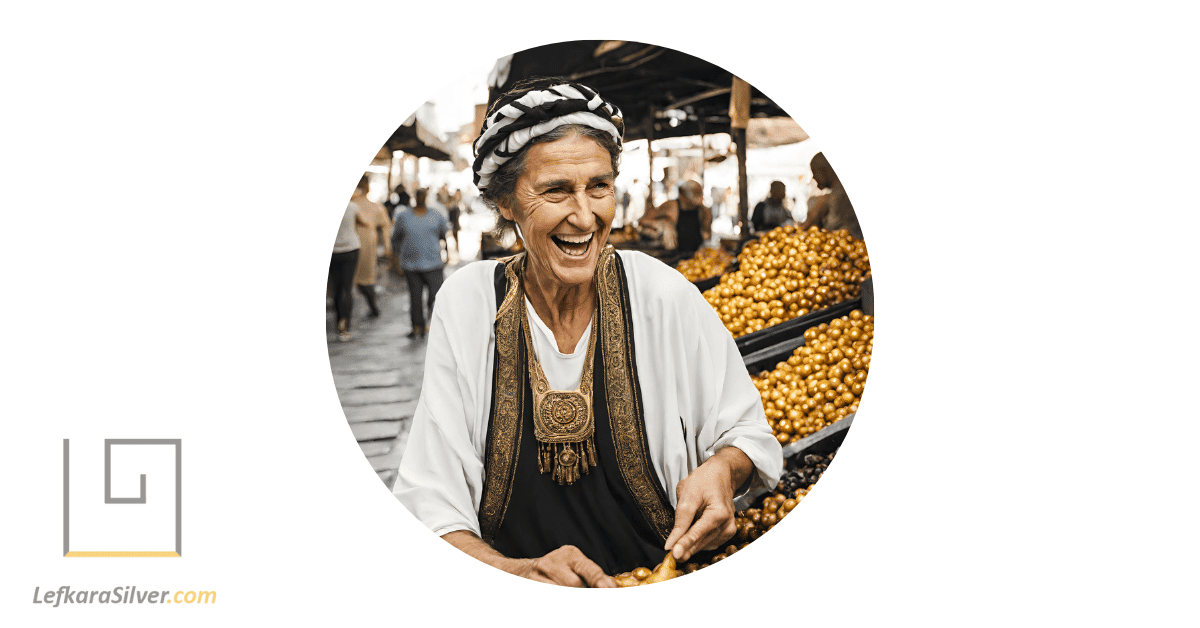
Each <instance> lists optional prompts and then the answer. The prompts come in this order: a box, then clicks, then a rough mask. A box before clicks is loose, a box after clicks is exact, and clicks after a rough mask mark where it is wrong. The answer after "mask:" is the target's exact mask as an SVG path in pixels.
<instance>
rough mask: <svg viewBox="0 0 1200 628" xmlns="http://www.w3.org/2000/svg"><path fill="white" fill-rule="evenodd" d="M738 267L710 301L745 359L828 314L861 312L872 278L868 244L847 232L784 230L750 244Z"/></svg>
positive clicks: (710, 292)
mask: <svg viewBox="0 0 1200 628" xmlns="http://www.w3.org/2000/svg"><path fill="white" fill-rule="evenodd" d="M737 264H738V265H737V270H733V271H730V272H727V273H725V274H724V275H722V276H721V278H720V280H719V281H718V283H717V285H715V286H713V287H711V288H709V289H708V290H706V291H704V298H705V300H706V301H708V303H709V304H710V305H712V307H713V309H715V310H716V311H717V314H718V316H720V317H721V322H722V323H724V325H725V327H726V329H728V330H729V333H731V334H733V337H734V338H735V339H737V342H738V348H739V350H740V351H741V352H742V354H743V355H745V354H747V353H751V352H754V351H757V350H761V349H763V348H765V347H768V346H772V345H775V344H778V343H779V342H780V341H781V340H785V339H789V338H795V337H796V336H798V335H799V334H800V332H802V331H803V329H805V328H807V327H808V326H810V325H811V324H812V323H811V321H812V319H813V318H814V317H820V316H823V314H819V312H821V311H822V310H827V309H829V308H839V306H840V309H838V310H837V311H838V312H840V311H841V309H845V311H846V312H848V311H850V310H852V309H855V308H858V307H860V303H859V302H856V300H857V299H859V293H860V288H861V286H862V284H863V282H864V281H866V280H868V279H869V278H870V276H871V262H870V258H869V257H868V256H867V249H866V245H864V244H863V242H862V241H861V240H857V239H855V238H853V237H851V236H850V234H849V233H847V232H846V231H845V230H844V229H843V230H838V231H825V230H822V229H819V228H817V227H811V228H809V229H808V230H806V231H802V230H800V229H799V228H798V227H795V226H790V225H789V226H786V227H778V228H776V229H772V230H771V231H769V232H767V233H765V234H763V235H762V236H761V237H760V238H759V239H757V240H753V241H750V242H747V243H746V245H745V247H744V248H743V249H742V250H741V252H740V253H739V254H738V257H737ZM838 315H840V313H839V314H838ZM793 321H798V322H793Z"/></svg>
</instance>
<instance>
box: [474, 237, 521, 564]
mask: <svg viewBox="0 0 1200 628" xmlns="http://www.w3.org/2000/svg"><path fill="white" fill-rule="evenodd" d="M523 260H524V253H522V254H520V255H517V256H515V257H513V258H510V259H509V260H508V261H507V263H506V264H505V268H504V275H505V277H506V279H507V281H508V289H507V290H506V291H505V295H504V302H503V304H501V305H500V307H499V308H497V311H496V364H495V365H493V368H494V369H495V371H496V375H495V377H496V379H495V386H494V390H493V392H492V417H491V422H490V423H489V425H488V442H487V449H486V453H485V456H484V473H483V498H482V499H481V500H480V504H479V529H480V533H481V535H482V536H483V540H484V541H487V542H488V543H491V542H492V540H493V539H495V537H496V532H497V531H498V530H499V529H500V522H502V521H504V512H505V510H507V508H508V498H509V496H510V495H512V483H513V478H514V477H516V467H517V458H518V455H519V454H520V452H521V415H522V413H523V411H524V409H523V408H522V407H521V406H522V402H523V401H524V399H525V386H524V382H523V381H522V380H521V371H522V369H521V368H520V365H521V355H520V349H521V318H520V317H521V309H523V308H516V307H513V303H515V302H516V298H517V294H518V293H519V292H520V284H519V283H518V282H517V268H519V265H520V263H521V262H522V261H523Z"/></svg>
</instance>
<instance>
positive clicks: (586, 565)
mask: <svg viewBox="0 0 1200 628" xmlns="http://www.w3.org/2000/svg"><path fill="white" fill-rule="evenodd" d="M442 539H443V540H445V541H446V542H447V543H449V544H451V545H453V546H454V547H457V548H458V549H460V550H462V551H463V552H466V553H467V554H469V555H471V556H472V557H474V558H476V559H478V560H480V561H483V562H485V563H487V564H489V565H491V566H493V567H495V568H497V569H503V570H504V571H507V572H508V573H511V574H513V575H517V576H521V577H522V578H529V579H530V580H537V581H538V582H549V583H551V584H559V585H562V586H566V587H592V588H616V586H617V581H616V580H613V579H612V578H610V577H609V576H608V575H606V574H605V573H604V570H603V569H601V568H600V565H597V564H596V563H594V562H592V560H591V559H589V558H588V557H587V556H584V555H583V552H581V551H579V548H578V547H575V546H574V545H564V546H562V547H560V548H558V549H556V550H554V551H553V552H550V553H549V554H546V555H545V556H542V557H540V558H509V557H507V556H505V555H503V554H501V553H500V552H497V551H496V549H495V548H493V547H492V546H491V545H488V544H487V543H484V542H483V540H482V539H480V538H479V537H477V536H475V534H474V533H472V532H469V531H467V530H458V531H456V532H450V533H447V534H444V535H442Z"/></svg>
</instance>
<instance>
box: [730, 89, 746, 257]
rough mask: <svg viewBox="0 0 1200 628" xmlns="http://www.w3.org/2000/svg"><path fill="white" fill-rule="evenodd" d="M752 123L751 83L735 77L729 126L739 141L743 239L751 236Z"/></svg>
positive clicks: (740, 218)
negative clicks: (749, 171)
mask: <svg viewBox="0 0 1200 628" xmlns="http://www.w3.org/2000/svg"><path fill="white" fill-rule="evenodd" d="M749 124H750V84H749V83H747V82H746V81H743V80H742V79H740V78H738V77H736V76H735V77H733V87H732V89H731V91H730V93H729V127H730V135H732V136H733V141H734V142H737V160H738V222H739V223H740V224H741V226H742V229H741V237H742V240H747V239H749V238H750V192H749V190H747V189H746V186H747V183H746V178H747V177H746V127H747V126H749Z"/></svg>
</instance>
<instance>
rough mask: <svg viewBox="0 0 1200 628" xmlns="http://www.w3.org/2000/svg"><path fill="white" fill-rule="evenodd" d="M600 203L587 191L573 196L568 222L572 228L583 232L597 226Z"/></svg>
mask: <svg viewBox="0 0 1200 628" xmlns="http://www.w3.org/2000/svg"><path fill="white" fill-rule="evenodd" d="M598 203H599V201H598V200H597V199H594V198H592V197H591V196H590V195H588V193H587V192H586V191H579V192H576V193H575V194H573V195H571V215H570V216H568V218H567V221H568V222H569V223H571V226H573V227H575V228H577V229H580V230H582V231H588V230H590V229H591V228H592V227H593V226H594V225H595V224H596V212H597V211H598V208H599V205H598Z"/></svg>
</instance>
